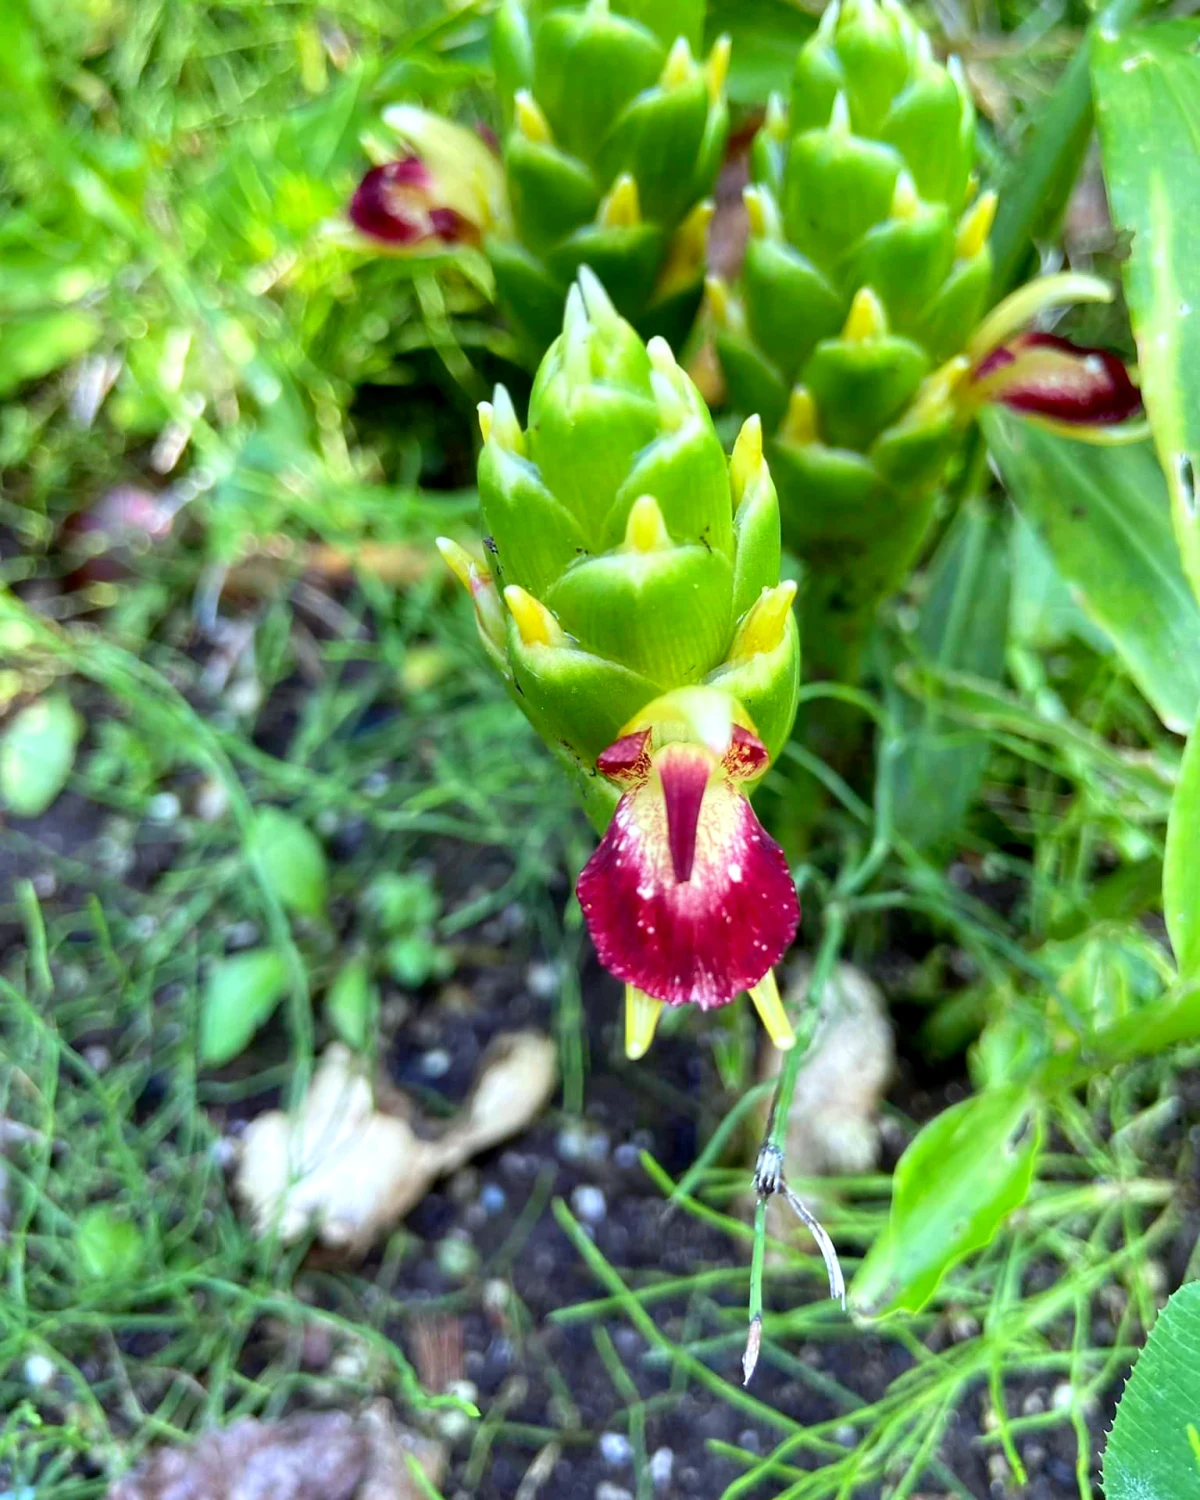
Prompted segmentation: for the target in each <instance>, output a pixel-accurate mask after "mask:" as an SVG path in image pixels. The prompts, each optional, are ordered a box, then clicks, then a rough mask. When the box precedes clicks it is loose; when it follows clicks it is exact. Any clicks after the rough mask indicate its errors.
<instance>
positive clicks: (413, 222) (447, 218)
mask: <svg viewBox="0 0 1200 1500" xmlns="http://www.w3.org/2000/svg"><path fill="white" fill-rule="evenodd" d="M436 197H437V184H436V181H435V179H434V176H433V173H432V172H430V170H429V168H428V167H427V166H426V165H425V163H424V162H423V161H422V160H421V158H420V157H419V156H405V157H403V158H401V160H399V161H390V162H387V163H386V164H385V165H384V166H382V167H372V168H371V169H370V171H369V172H367V174H366V175H365V176H364V177H363V179H362V181H361V182H360V183H359V185H358V187H357V188H356V189H355V190H354V196H353V198H351V200H350V208H349V215H350V221H351V223H353V225H354V227H355V228H356V229H359V230H361V232H362V233H363V234H368V235H370V236H371V238H372V239H376V240H382V241H383V242H384V243H385V244H388V245H420V244H424V243H425V242H427V241H435V242H439V243H442V244H446V245H453V244H457V243H459V242H460V241H463V240H466V239H469V238H471V237H472V235H473V232H474V231H473V228H472V226H471V225H470V224H469V223H468V222H467V220H466V219H464V218H463V217H462V215H461V214H459V213H457V212H456V211H455V210H454V209H452V208H447V207H445V206H444V205H439V204H438V203H437V202H436Z"/></svg>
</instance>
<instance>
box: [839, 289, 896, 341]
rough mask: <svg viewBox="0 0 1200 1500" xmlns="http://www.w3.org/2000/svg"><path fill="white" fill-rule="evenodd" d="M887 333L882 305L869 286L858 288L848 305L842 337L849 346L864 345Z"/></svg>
mask: <svg viewBox="0 0 1200 1500" xmlns="http://www.w3.org/2000/svg"><path fill="white" fill-rule="evenodd" d="M886 332H887V314H886V313H885V312H884V310H883V303H882V302H881V301H880V300H879V298H878V296H876V294H875V293H874V292H873V291H872V290H871V288H870V287H869V286H860V287H859V289H858V291H857V292H855V294H854V301H853V302H851V304H850V311H849V313H848V314H847V317H846V324H845V327H844V328H843V329H842V337H843V338H844V339H845V340H846V341H847V342H848V343H851V344H865V343H866V341H867V340H868V339H877V338H879V337H880V336H881V335H882V334H885V333H886Z"/></svg>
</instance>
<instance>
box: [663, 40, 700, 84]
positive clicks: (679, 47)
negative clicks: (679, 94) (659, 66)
mask: <svg viewBox="0 0 1200 1500" xmlns="http://www.w3.org/2000/svg"><path fill="white" fill-rule="evenodd" d="M694 66H695V64H694V63H693V62H692V49H691V48H690V47H689V46H688V44H687V37H685V36H677V37H676V38H675V41H674V43H673V44H672V47H671V50H670V52H668V53H667V60H666V62H665V63H664V65H663V70H662V73H661V74H660V75H659V80H658V82H659V87H660V88H664V89H677V88H678V87H679V86H680V84H684V83H686V82H687V81H688V79H689V78H690V77H691V76H692V69H693V67H694Z"/></svg>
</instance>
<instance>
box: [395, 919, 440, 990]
mask: <svg viewBox="0 0 1200 1500" xmlns="http://www.w3.org/2000/svg"><path fill="white" fill-rule="evenodd" d="M383 961H384V963H385V964H386V965H387V969H388V973H389V974H391V976H392V978H393V979H394V980H395V981H396V983H397V984H402V985H404V986H405V988H406V989H410V990H417V989H420V988H421V986H422V985H423V984H428V983H429V981H430V980H431V979H445V977H446V976H447V974H449V973H450V972H451V970H452V969H453V968H454V955H453V954H452V953H451V952H450V950H449V949H448V948H442V947H439V946H438V944H437V943H436V942H435V941H434V939H433V938H432V936H430V934H429V933H426V932H414V933H413V934H412V935H411V936H410V937H398V938H393V939H392V941H391V942H390V943H389V944H388V945H387V947H386V948H385V949H384V955H383Z"/></svg>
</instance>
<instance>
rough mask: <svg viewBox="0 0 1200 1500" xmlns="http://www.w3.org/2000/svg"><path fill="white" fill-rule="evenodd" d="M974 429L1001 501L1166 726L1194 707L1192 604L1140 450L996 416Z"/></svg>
mask: <svg viewBox="0 0 1200 1500" xmlns="http://www.w3.org/2000/svg"><path fill="white" fill-rule="evenodd" d="M983 427H984V432H985V434H986V436H987V440H988V446H989V447H990V449H991V451H992V455H993V457H994V458H995V460H996V462H997V464H998V465H999V466H1000V472H1001V474H1002V475H1003V477H1004V482H1005V485H1006V487H1007V489H1008V492H1009V495H1010V496H1011V497H1012V499H1013V501H1014V502H1015V504H1016V505H1017V507H1018V509H1019V510H1020V511H1021V513H1022V514H1023V515H1024V516H1025V518H1026V519H1027V520H1028V521H1029V522H1030V523H1031V524H1032V525H1033V526H1034V528H1035V529H1036V531H1037V533H1038V535H1039V536H1040V537H1041V539H1042V540H1043V541H1044V542H1045V544H1046V546H1047V547H1048V548H1049V551H1050V555H1051V556H1052V558H1053V559H1054V563H1055V566H1056V567H1057V568H1058V571H1059V572H1060V573H1061V574H1062V576H1063V577H1064V578H1065V579H1066V580H1067V582H1068V583H1069V584H1071V585H1072V586H1073V589H1074V591H1075V598H1076V602H1077V603H1078V604H1079V606H1080V608H1081V609H1082V610H1083V612H1084V614H1085V615H1086V616H1087V617H1088V619H1090V620H1091V621H1092V622H1093V624H1095V625H1098V626H1099V627H1100V629H1101V630H1103V631H1104V633H1105V634H1106V635H1107V636H1108V637H1109V639H1110V640H1111V641H1112V643H1113V646H1114V648H1115V649H1116V651H1117V654H1118V655H1119V656H1120V658H1121V660H1122V662H1123V663H1124V665H1125V667H1126V669H1127V671H1128V672H1129V675H1130V676H1131V677H1132V678H1133V680H1134V682H1135V683H1137V685H1138V687H1139V688H1140V689H1141V691H1142V692H1143V693H1144V694H1145V696H1146V698H1147V699H1148V700H1149V702H1150V703H1151V704H1152V705H1153V707H1154V710H1155V712H1156V713H1157V714H1158V716H1159V718H1160V719H1161V720H1162V721H1163V723H1164V724H1165V725H1166V726H1167V728H1168V729H1173V730H1175V732H1176V733H1179V734H1186V733H1187V731H1188V730H1189V729H1190V728H1191V726H1192V723H1193V721H1194V720H1195V718H1196V710H1197V706H1198V705H1200V606H1197V603H1196V599H1195V597H1194V596H1193V594H1192V592H1191V589H1190V588H1189V587H1188V582H1187V579H1186V578H1185V577H1184V573H1183V569H1182V568H1181V566H1180V563H1179V549H1178V548H1177V546H1176V544H1175V540H1174V537H1173V536H1172V533H1171V519H1170V515H1171V512H1170V501H1169V500H1168V497H1167V490H1166V485H1165V484H1164V482H1163V477H1162V471H1161V470H1160V469H1159V467H1158V464H1157V463H1156V462H1155V460H1154V453H1153V451H1152V449H1151V448H1150V445H1149V444H1148V443H1136V444H1132V445H1130V446H1129V447H1124V448H1121V447H1117V448H1109V447H1096V446H1094V445H1092V444H1090V443H1079V442H1075V441H1074V440H1073V439H1071V438H1064V437H1060V436H1058V434H1057V433H1053V432H1049V431H1047V430H1046V429H1045V428H1043V427H1039V426H1037V425H1036V424H1035V423H1033V422H1026V421H1023V420H1021V419H1020V418H1017V417H1012V416H1009V415H1008V414H1007V413H1002V412H999V411H989V412H987V413H985V415H984V418H983Z"/></svg>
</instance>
